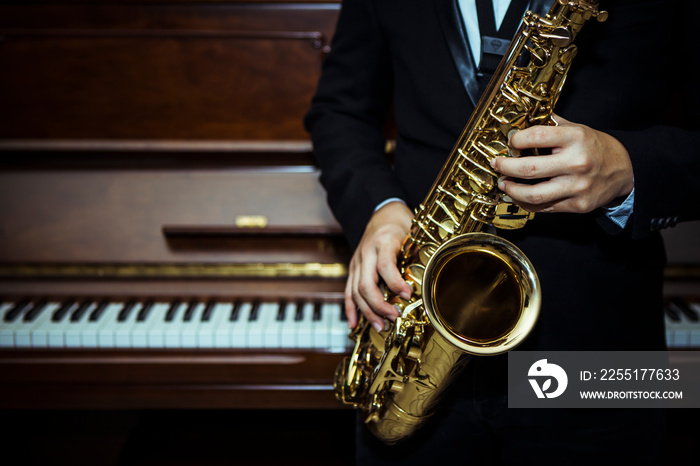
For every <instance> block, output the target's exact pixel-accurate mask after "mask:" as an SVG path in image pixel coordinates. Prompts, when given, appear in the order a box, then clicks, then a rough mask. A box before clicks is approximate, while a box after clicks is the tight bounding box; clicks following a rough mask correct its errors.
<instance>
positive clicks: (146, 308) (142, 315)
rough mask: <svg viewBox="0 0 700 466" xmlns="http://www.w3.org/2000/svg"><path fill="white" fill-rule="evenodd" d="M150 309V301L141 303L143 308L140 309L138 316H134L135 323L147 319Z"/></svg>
mask: <svg viewBox="0 0 700 466" xmlns="http://www.w3.org/2000/svg"><path fill="white" fill-rule="evenodd" d="M152 307H153V301H151V300H148V301H146V302H145V303H143V307H141V309H140V310H139V313H138V315H137V316H136V322H144V321H145V320H146V319H148V314H150V312H151V308H152Z"/></svg>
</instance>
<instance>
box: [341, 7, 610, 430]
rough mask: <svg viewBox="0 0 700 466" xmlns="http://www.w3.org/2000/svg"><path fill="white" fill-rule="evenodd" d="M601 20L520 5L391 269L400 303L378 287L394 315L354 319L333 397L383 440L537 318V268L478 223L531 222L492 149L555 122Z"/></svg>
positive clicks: (509, 225)
mask: <svg viewBox="0 0 700 466" xmlns="http://www.w3.org/2000/svg"><path fill="white" fill-rule="evenodd" d="M591 17H595V18H596V19H598V21H604V20H605V19H606V18H607V13H605V12H602V11H598V2H597V1H587V0H575V1H573V0H571V1H570V0H557V1H554V2H553V4H552V7H551V9H550V11H549V13H548V14H547V15H545V16H543V17H542V16H538V15H535V14H534V13H532V12H527V13H526V14H525V16H524V17H523V21H522V24H521V26H520V29H519V30H518V32H517V33H516V35H515V37H514V39H513V41H512V42H511V43H510V45H509V47H508V50H507V51H506V54H505V56H504V57H503V60H502V61H501V64H500V65H499V68H498V69H497V70H496V72H495V73H494V77H493V79H492V81H491V83H490V84H489V86H488V87H487V89H486V90H485V91H484V93H483V95H482V98H481V100H480V101H479V103H478V105H477V107H476V109H475V110H474V112H473V113H472V116H471V117H470V119H469V121H468V122H467V125H466V126H465V128H464V131H463V132H462V134H461V136H460V137H459V139H458V141H457V143H456V144H455V147H454V149H453V150H452V152H451V154H450V156H449V158H448V160H447V162H446V164H445V165H444V166H443V168H442V171H441V172H440V174H439V176H438V178H437V179H436V180H435V183H434V184H433V187H432V188H431V190H430V191H429V192H428V194H427V196H426V198H425V200H424V202H423V203H422V204H421V205H420V206H419V207H418V208H417V209H416V212H415V218H414V220H413V225H412V228H411V231H410V233H409V235H408V236H407V237H406V240H405V241H404V243H403V246H402V250H401V252H400V253H399V255H398V261H397V265H398V267H399V271H400V272H401V273H402V274H403V278H404V280H406V282H408V283H409V284H410V286H411V288H412V289H413V294H412V296H411V297H410V299H407V300H406V299H403V298H401V297H399V296H396V295H393V294H392V293H391V292H390V291H388V290H386V289H385V299H386V301H387V302H389V303H391V304H392V305H393V306H394V307H395V308H396V309H397V310H398V311H399V317H397V319H396V321H395V322H389V323H388V325H387V327H386V329H385V330H384V331H382V332H377V331H376V330H375V329H374V328H372V326H371V325H369V324H368V322H367V321H366V320H365V319H364V317H361V318H360V323H359V324H358V325H357V326H356V327H355V328H354V329H353V330H352V332H351V333H350V338H351V339H353V340H354V341H355V348H354V351H353V353H352V355H351V356H349V357H346V358H345V359H344V360H343V361H342V362H341V364H340V365H339V367H338V369H337V370H336V375H335V379H334V385H335V391H336V397H337V398H338V400H340V401H341V402H342V403H345V404H348V405H352V406H355V407H356V408H358V409H361V410H362V415H363V419H364V421H365V423H366V424H367V427H368V428H369V429H370V430H371V431H372V432H373V433H374V434H375V435H376V436H377V437H378V438H379V439H381V440H382V441H384V442H385V443H396V442H398V441H400V440H402V439H404V438H406V437H408V436H410V435H411V434H412V433H414V432H415V431H416V429H418V428H419V427H420V425H421V424H422V423H423V422H424V421H425V420H426V419H427V418H428V417H429V416H430V415H431V413H432V411H433V409H434V406H435V405H436V404H437V403H438V402H439V400H440V397H441V394H442V393H443V391H444V390H445V388H446V387H447V386H449V384H450V382H451V381H452V379H453V378H454V377H456V376H457V374H458V373H459V372H460V371H461V369H462V368H463V366H464V365H465V364H467V363H468V361H469V360H470V359H471V357H473V356H481V355H493V354H501V353H504V352H507V351H510V350H511V349H513V348H515V347H516V346H517V345H518V344H520V343H521V342H522V341H523V340H524V339H525V338H526V337H527V335H528V334H529V333H530V331H531V330H532V328H533V327H534V326H535V323H536V322H537V318H538V315H539V308H540V303H541V299H542V298H541V295H540V285H539V280H538V278H537V273H536V272H535V269H534V267H533V266H532V264H531V263H530V261H529V260H528V258H527V257H526V256H525V255H524V254H523V253H522V252H521V251H520V250H519V249H518V248H517V247H516V246H515V245H513V244H512V243H510V242H508V241H506V240H505V239H503V238H500V237H498V236H495V235H493V234H490V233H485V232H483V231H482V230H485V229H486V227H490V226H494V227H496V228H504V229H513V228H522V227H524V226H525V225H526V224H527V222H528V221H529V220H530V219H532V218H533V215H534V214H532V213H530V212H527V211H525V210H523V209H522V208H520V207H519V206H517V205H515V204H513V203H512V202H511V200H510V198H508V196H506V195H505V194H504V193H502V192H501V191H500V190H499V189H498V184H497V182H498V178H499V176H500V174H499V173H496V172H495V171H494V170H493V169H492V168H491V161H492V160H493V158H494V157H518V156H520V155H521V154H520V153H519V152H518V151H513V150H510V148H509V145H508V139H509V138H510V136H512V134H513V132H515V131H518V130H521V129H525V128H527V127H529V126H532V125H554V124H556V123H555V122H554V121H553V120H552V113H553V111H554V106H555V104H556V102H557V99H558V97H559V95H560V92H561V89H562V86H563V85H564V81H565V78H566V75H567V73H568V71H569V67H570V65H571V63H572V60H573V58H574V57H575V55H576V51H577V49H576V46H575V45H574V44H573V42H574V40H575V38H576V36H577V34H578V32H579V31H580V29H581V28H582V27H583V25H584V24H585V23H586V21H587V20H588V19H589V18H591Z"/></svg>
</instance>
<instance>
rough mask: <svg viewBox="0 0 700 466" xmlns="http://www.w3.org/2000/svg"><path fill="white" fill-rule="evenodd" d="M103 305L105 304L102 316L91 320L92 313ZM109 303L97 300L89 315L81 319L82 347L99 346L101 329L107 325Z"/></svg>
mask: <svg viewBox="0 0 700 466" xmlns="http://www.w3.org/2000/svg"><path fill="white" fill-rule="evenodd" d="M101 306H104V309H103V310H102V312H101V314H100V317H99V318H98V319H97V320H91V316H92V314H93V313H94V312H95V311H97V309H98V308H99V307H101ZM107 306H108V304H107V303H106V302H103V301H99V302H96V303H95V305H94V306H93V307H91V308H90V309H89V310H88V312H87V314H88V315H87V317H86V319H85V320H83V319H81V325H80V331H79V333H80V346H81V348H98V347H99V346H100V345H99V336H98V335H99V331H100V329H101V328H102V327H103V326H104V325H105V322H106V320H107V319H106V317H105V315H106V313H107Z"/></svg>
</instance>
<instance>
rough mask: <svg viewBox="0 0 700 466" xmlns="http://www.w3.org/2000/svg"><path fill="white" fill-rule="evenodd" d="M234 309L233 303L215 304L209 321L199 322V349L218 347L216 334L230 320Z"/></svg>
mask: <svg viewBox="0 0 700 466" xmlns="http://www.w3.org/2000/svg"><path fill="white" fill-rule="evenodd" d="M205 306H206V305H205ZM232 309H233V305H232V304H231V303H215V304H214V305H213V307H212V310H211V315H210V317H209V320H207V321H200V322H199V326H198V328H197V347H199V348H215V347H216V332H217V330H218V329H219V327H220V326H221V325H223V323H224V322H225V321H226V320H228V318H229V316H230V315H231V310H232Z"/></svg>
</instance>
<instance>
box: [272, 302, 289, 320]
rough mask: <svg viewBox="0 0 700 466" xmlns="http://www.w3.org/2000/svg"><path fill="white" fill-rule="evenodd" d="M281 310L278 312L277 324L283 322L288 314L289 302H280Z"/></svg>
mask: <svg viewBox="0 0 700 466" xmlns="http://www.w3.org/2000/svg"><path fill="white" fill-rule="evenodd" d="M279 306H280V307H279V309H278V310H277V316H276V317H275V320H277V322H283V321H284V317H285V315H286V313H287V302H286V301H280V303H279Z"/></svg>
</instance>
